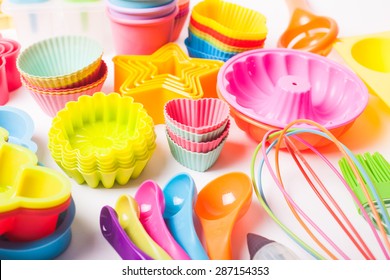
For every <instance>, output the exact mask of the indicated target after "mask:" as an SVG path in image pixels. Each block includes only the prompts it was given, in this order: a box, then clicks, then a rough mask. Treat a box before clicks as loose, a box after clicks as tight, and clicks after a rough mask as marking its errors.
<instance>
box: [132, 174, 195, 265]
mask: <svg viewBox="0 0 390 280" xmlns="http://www.w3.org/2000/svg"><path fill="white" fill-rule="evenodd" d="M135 200H136V201H137V203H138V204H139V206H140V221H141V223H142V225H143V226H144V228H145V230H146V231H147V232H148V234H149V235H150V237H152V238H153V240H154V241H155V242H157V244H159V245H160V246H161V247H162V248H163V249H164V250H165V251H166V252H167V253H168V254H169V255H170V256H171V257H172V258H173V259H175V260H189V259H190V257H189V256H188V255H187V253H186V252H185V251H184V250H183V248H182V247H181V246H180V245H179V244H178V243H177V242H176V240H175V239H174V238H173V236H172V235H171V233H170V232H169V230H168V228H167V226H166V224H165V222H164V218H163V213H164V210H165V200H164V195H163V192H162V190H161V188H160V187H159V186H158V185H157V184H156V183H155V182H154V181H153V180H147V181H145V182H143V183H142V184H141V186H139V188H138V190H137V192H136V194H135Z"/></svg>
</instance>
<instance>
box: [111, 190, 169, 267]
mask: <svg viewBox="0 0 390 280" xmlns="http://www.w3.org/2000/svg"><path fill="white" fill-rule="evenodd" d="M115 211H116V212H117V214H118V219H119V224H120V225H121V227H122V228H123V229H124V231H125V232H126V234H127V235H128V236H129V237H130V240H131V241H133V243H134V244H135V245H136V246H137V247H138V248H140V249H141V250H142V251H144V252H145V253H146V254H148V255H149V256H150V257H152V258H153V259H155V260H171V259H172V258H171V257H170V256H169V255H168V254H167V252H165V251H164V250H163V249H162V248H161V247H160V246H159V245H158V244H157V243H156V242H154V240H153V239H152V238H151V237H150V236H149V234H148V233H147V232H146V231H145V229H144V228H143V226H142V224H141V222H140V220H139V215H140V212H139V207H138V204H137V202H136V201H135V199H134V198H133V197H131V196H129V195H122V196H120V197H119V198H118V200H117V202H116V205H115Z"/></svg>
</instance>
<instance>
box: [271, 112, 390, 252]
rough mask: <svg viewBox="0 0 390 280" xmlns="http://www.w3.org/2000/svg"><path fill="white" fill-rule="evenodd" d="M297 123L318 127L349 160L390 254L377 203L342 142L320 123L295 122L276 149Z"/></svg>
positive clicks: (286, 129)
mask: <svg viewBox="0 0 390 280" xmlns="http://www.w3.org/2000/svg"><path fill="white" fill-rule="evenodd" d="M297 123H306V124H309V125H312V126H314V127H317V128H318V129H319V130H320V131H322V132H323V133H325V134H326V135H327V136H328V137H329V138H330V140H331V141H332V142H333V143H334V144H335V145H336V147H337V148H338V150H339V151H340V152H341V153H342V154H343V156H344V157H345V159H346V160H347V162H348V164H349V166H350V167H351V169H352V171H353V173H354V175H355V177H356V178H357V180H358V182H359V185H360V187H361V188H362V190H363V192H364V194H365V196H366V198H367V201H368V204H369V206H370V210H371V212H373V215H374V218H375V221H376V223H378V228H379V231H380V233H381V235H382V238H383V240H384V243H385V245H386V247H387V251H388V252H390V240H389V238H388V237H387V233H386V230H385V229H384V226H383V224H382V223H381V218H380V216H379V213H378V211H377V208H376V207H375V203H374V202H373V200H372V199H371V196H370V194H369V192H368V187H367V186H366V184H365V183H364V181H363V178H362V176H361V175H360V173H359V171H358V169H357V167H356V166H355V164H354V163H353V160H352V159H351V157H350V156H349V154H348V153H347V151H346V150H345V149H344V145H343V144H342V143H341V142H340V141H338V140H337V138H336V137H335V136H334V135H333V134H332V133H331V132H330V131H328V130H327V129H326V128H325V127H323V126H322V125H320V124H318V123H316V122H315V121H312V120H306V119H301V120H295V121H293V122H291V123H289V124H288V125H287V126H286V127H284V128H283V130H282V131H281V134H280V135H279V141H278V142H277V144H276V148H277V149H280V139H281V138H282V137H283V135H285V134H286V133H287V131H288V130H289V129H291V127H292V126H293V125H295V124H297ZM386 255H387V256H388V253H386Z"/></svg>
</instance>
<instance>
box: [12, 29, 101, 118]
mask: <svg viewBox="0 0 390 280" xmlns="http://www.w3.org/2000/svg"><path fill="white" fill-rule="evenodd" d="M102 55H103V48H102V47H101V46H100V44H98V43H97V42H96V41H94V40H91V39H89V38H87V37H84V36H61V37H53V38H50V39H46V40H43V41H40V42H37V43H35V44H33V45H31V46H29V47H28V48H26V49H25V50H24V51H22V52H21V53H20V55H19V56H18V59H17V61H16V65H17V68H18V70H19V72H20V75H21V80H22V83H23V85H24V86H25V87H26V88H27V89H28V91H29V92H30V93H31V94H32V96H33V98H34V99H35V101H36V102H37V103H38V104H39V106H40V107H41V108H42V110H43V111H44V112H45V113H47V114H48V115H49V116H52V117H53V116H54V115H55V114H56V113H57V112H58V111H59V110H61V109H62V108H64V106H65V104H66V103H67V102H69V101H74V100H77V99H78V97H80V96H81V95H92V94H93V93H95V92H97V91H100V90H101V88H102V86H103V83H104V82H105V80H106V78H107V65H106V64H105V62H104V61H103V60H102Z"/></svg>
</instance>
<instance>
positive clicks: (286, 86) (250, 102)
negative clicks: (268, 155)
mask: <svg viewBox="0 0 390 280" xmlns="http://www.w3.org/2000/svg"><path fill="white" fill-rule="evenodd" d="M217 88H218V94H219V96H220V97H221V98H222V99H223V100H225V101H226V102H227V103H228V104H229V105H230V106H231V107H232V108H234V109H235V110H237V111H238V112H240V113H242V114H243V115H244V116H247V117H249V118H251V119H252V120H254V121H257V122H259V123H262V124H265V125H268V126H275V127H284V126H285V125H286V124H287V123H289V122H290V121H292V120H295V119H299V118H301V119H310V120H313V121H316V122H318V123H319V124H321V125H323V126H325V127H326V128H327V129H333V128H337V127H343V126H347V125H349V124H350V123H352V122H354V120H355V119H356V118H357V117H358V116H359V115H360V114H361V113H362V112H363V110H364V109H365V108H366V106H367V103H368V90H367V88H366V86H365V85H364V84H363V82H362V81H361V80H360V79H359V78H358V77H357V76H356V75H355V74H354V73H353V72H352V71H351V70H349V69H347V68H346V67H344V66H342V65H340V64H338V63H336V62H334V61H332V60H330V59H327V58H325V57H322V56H320V55H316V54H312V53H308V52H303V51H298V50H287V49H267V50H265V49H261V50H260V49H259V50H253V51H248V52H245V53H242V54H239V55H236V56H235V57H233V58H232V59H230V60H229V61H227V62H226V63H225V65H224V66H222V68H221V70H220V72H219V74H218V81H217Z"/></svg>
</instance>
